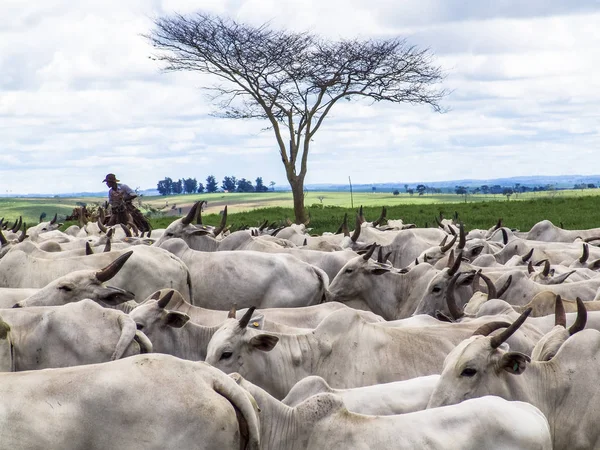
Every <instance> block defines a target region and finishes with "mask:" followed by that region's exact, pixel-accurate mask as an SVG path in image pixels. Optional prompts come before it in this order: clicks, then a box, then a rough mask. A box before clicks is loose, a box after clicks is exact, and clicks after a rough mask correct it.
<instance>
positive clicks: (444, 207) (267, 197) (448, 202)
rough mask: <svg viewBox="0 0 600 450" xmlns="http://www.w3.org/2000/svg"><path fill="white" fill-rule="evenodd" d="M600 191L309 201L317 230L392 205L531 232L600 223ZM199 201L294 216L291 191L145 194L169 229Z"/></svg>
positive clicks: (377, 195)
mask: <svg viewBox="0 0 600 450" xmlns="http://www.w3.org/2000/svg"><path fill="white" fill-rule="evenodd" d="M599 195H600V190H598V189H588V190H583V191H574V190H571V191H555V192H550V193H548V192H540V193H527V194H519V195H518V196H515V195H513V196H512V197H511V199H510V201H507V200H506V197H503V196H501V195H497V196H493V195H487V196H483V195H480V196H474V195H469V196H468V198H467V202H466V203H465V201H464V197H462V196H458V195H454V194H441V195H424V196H418V195H414V196H409V195H408V194H400V195H398V196H394V195H392V194H391V193H382V192H360V193H354V195H353V202H354V208H352V207H351V199H350V194H349V192H307V193H306V200H305V204H306V205H307V208H308V210H309V212H310V216H311V224H310V226H311V227H312V228H313V231H312V232H313V233H321V232H323V231H335V230H336V229H337V228H338V226H339V225H340V223H341V221H342V219H343V216H344V213H346V212H347V213H349V217H350V228H351V229H352V228H353V220H354V215H355V212H356V211H357V210H358V207H359V206H360V205H363V206H364V214H365V217H366V218H367V220H375V219H376V218H377V217H378V216H379V213H380V211H381V207H382V206H386V207H387V210H388V215H387V217H388V218H389V219H397V218H401V219H403V220H404V221H405V222H409V223H414V224H416V225H417V226H421V227H422V226H425V225H426V224H427V225H429V226H433V225H434V224H435V222H434V217H435V216H437V215H438V214H439V213H440V212H442V213H443V214H444V216H445V217H451V216H452V215H453V214H454V212H455V211H456V212H458V214H459V217H460V218H461V219H462V220H463V221H464V222H465V227H466V228H467V229H472V228H489V227H491V226H492V225H494V224H495V223H496V221H497V220H498V218H503V220H504V224H505V225H506V226H510V227H512V228H518V229H520V230H528V229H529V228H531V226H532V225H533V224H535V223H536V222H538V221H540V220H542V219H549V220H551V221H552V222H553V223H555V224H556V225H558V224H560V223H561V222H562V224H563V226H564V227H565V228H567V229H583V228H594V227H600V198H599V197H598V196H599ZM319 197H322V198H321V199H320V198H319ZM104 200H105V199H104V197H89V198H0V217H4V218H5V219H6V220H9V221H11V222H12V221H14V220H15V219H16V218H17V217H18V216H19V215H21V216H23V220H24V221H26V222H27V223H29V224H35V223H37V222H38V219H39V215H40V214H41V213H42V212H46V214H47V217H52V216H54V213H58V214H59V216H63V217H64V216H66V215H68V214H71V211H72V209H73V208H74V207H76V206H77V202H84V203H88V204H93V203H100V202H103V201H104ZM198 200H207V201H208V205H207V207H206V209H205V212H204V213H203V217H204V219H205V220H204V221H205V223H208V224H217V223H218V222H219V220H220V216H219V215H218V213H219V212H220V211H221V210H222V209H223V208H224V206H225V205H227V207H228V208H227V209H228V212H229V219H228V224H233V225H235V226H240V225H242V224H244V225H249V226H255V225H257V224H260V223H262V222H263V221H264V220H265V219H267V220H269V221H270V222H277V223H284V222H285V219H286V218H288V217H290V218H291V217H293V210H292V197H291V193H289V192H269V193H261V194H256V193H250V194H237V193H232V194H223V193H216V194H192V195H178V196H169V197H144V198H143V199H142V203H143V205H149V206H152V207H153V208H163V209H162V211H163V213H164V215H165V217H162V218H153V219H151V222H152V224H153V226H154V227H155V228H163V227H165V226H167V225H168V224H169V223H170V222H171V221H173V220H174V219H175V218H177V217H179V216H180V215H181V214H185V213H186V212H187V211H188V209H189V207H190V206H191V205H193V203H194V202H195V201H198ZM321 201H322V202H321Z"/></svg>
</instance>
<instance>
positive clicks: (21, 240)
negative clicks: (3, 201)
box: [19, 223, 28, 242]
mask: <svg viewBox="0 0 600 450" xmlns="http://www.w3.org/2000/svg"><path fill="white" fill-rule="evenodd" d="M23 225H25V226H24V227H23V229H22V230H21V234H20V235H19V242H23V241H24V240H25V238H26V237H28V236H27V235H26V234H25V230H26V229H27V224H26V223H24V224H23Z"/></svg>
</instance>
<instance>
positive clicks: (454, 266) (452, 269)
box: [448, 254, 462, 276]
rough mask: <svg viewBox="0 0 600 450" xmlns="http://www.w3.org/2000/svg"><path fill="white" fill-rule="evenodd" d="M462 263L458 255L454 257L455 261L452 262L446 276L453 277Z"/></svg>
mask: <svg viewBox="0 0 600 450" xmlns="http://www.w3.org/2000/svg"><path fill="white" fill-rule="evenodd" d="M461 262H462V257H461V255H460V254H459V255H458V256H456V259H455V261H454V264H452V266H451V267H450V268H449V269H448V275H449V276H454V274H455V273H456V272H458V269H459V268H460V263H461Z"/></svg>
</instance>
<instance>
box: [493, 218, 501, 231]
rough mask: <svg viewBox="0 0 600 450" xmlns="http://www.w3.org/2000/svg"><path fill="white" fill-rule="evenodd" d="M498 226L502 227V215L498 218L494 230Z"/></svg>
mask: <svg viewBox="0 0 600 450" xmlns="http://www.w3.org/2000/svg"><path fill="white" fill-rule="evenodd" d="M498 228H502V217H500V218H499V219H498V223H496V226H495V227H494V231H496V230H497V229H498Z"/></svg>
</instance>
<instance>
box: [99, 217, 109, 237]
mask: <svg viewBox="0 0 600 450" xmlns="http://www.w3.org/2000/svg"><path fill="white" fill-rule="evenodd" d="M98 228H100V231H102V232H103V233H106V231H107V228H106V227H105V226H104V224H103V223H102V222H100V218H99V217H98ZM111 230H112V228H111Z"/></svg>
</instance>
